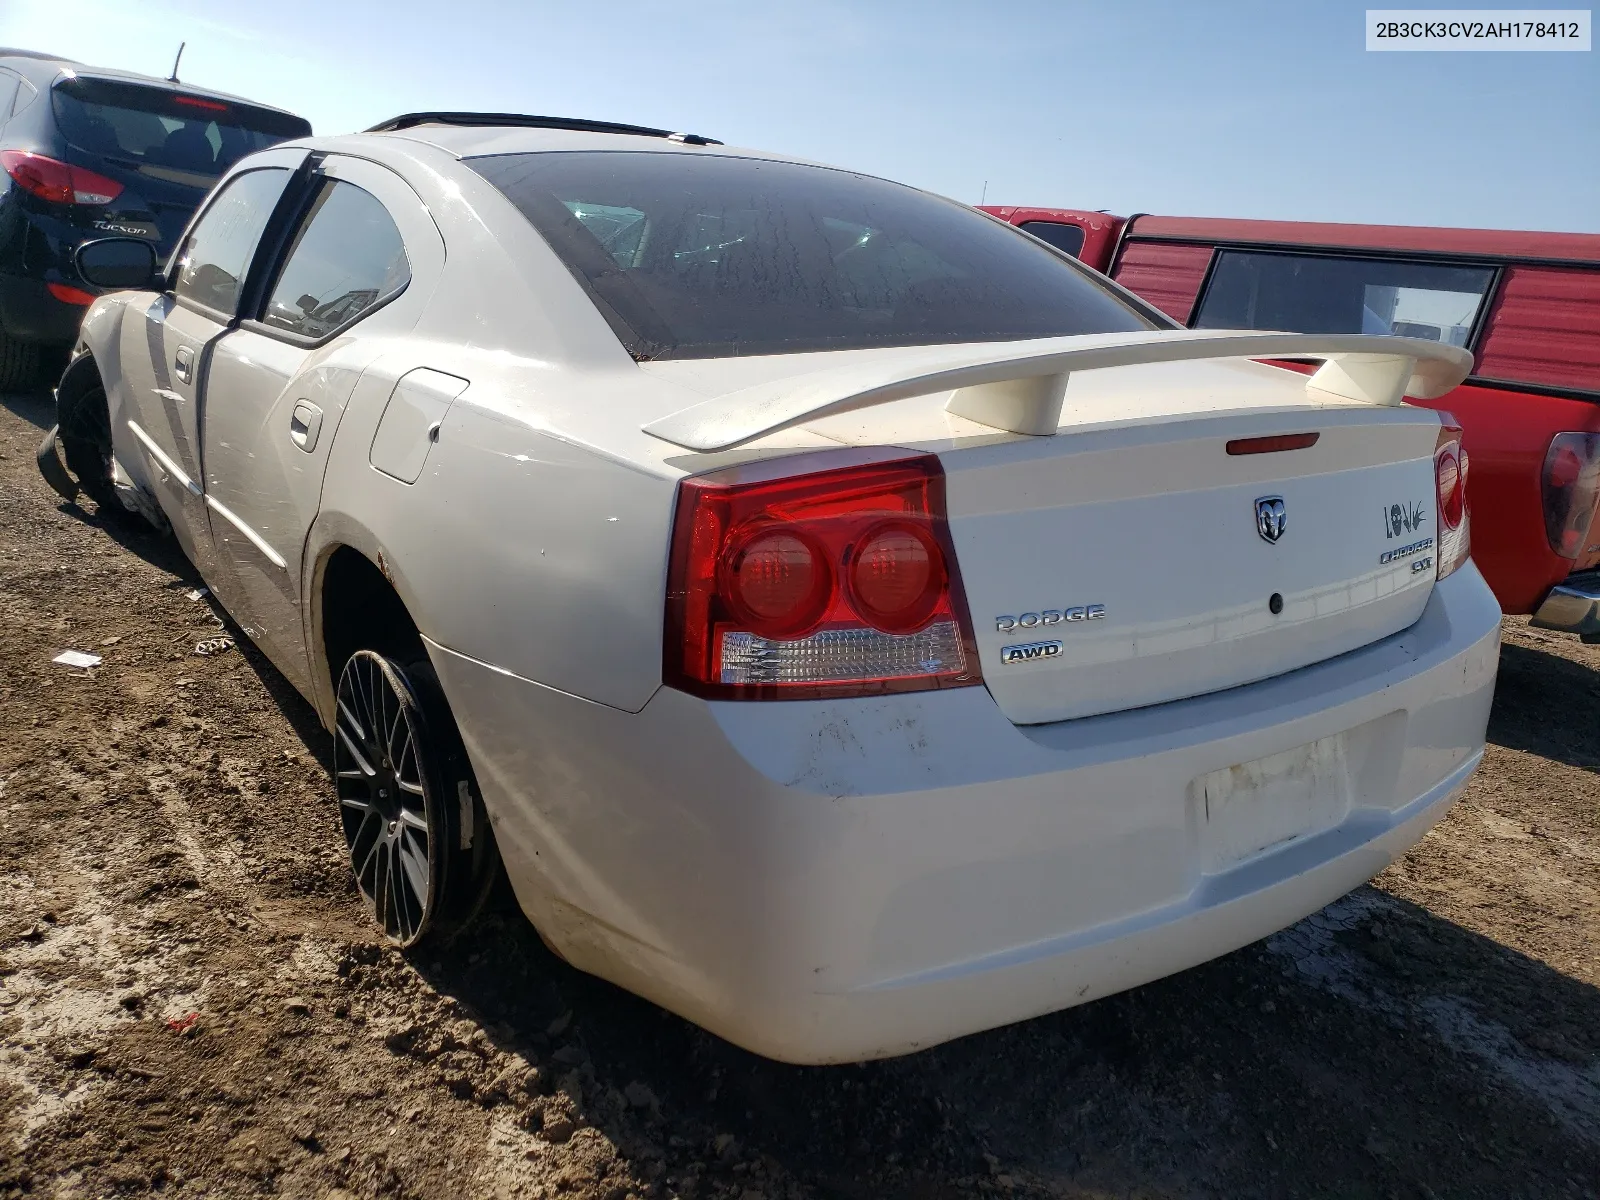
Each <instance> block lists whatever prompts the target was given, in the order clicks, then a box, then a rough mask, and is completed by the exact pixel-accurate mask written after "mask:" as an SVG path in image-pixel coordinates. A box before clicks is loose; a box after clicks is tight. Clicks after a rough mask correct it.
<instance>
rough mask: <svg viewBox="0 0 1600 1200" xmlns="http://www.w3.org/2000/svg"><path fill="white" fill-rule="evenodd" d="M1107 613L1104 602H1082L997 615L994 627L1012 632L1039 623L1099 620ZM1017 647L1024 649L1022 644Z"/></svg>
mask: <svg viewBox="0 0 1600 1200" xmlns="http://www.w3.org/2000/svg"><path fill="white" fill-rule="evenodd" d="M1105 615H1106V606H1105V605H1104V604H1080V605H1078V606H1076V607H1074V608H1047V609H1045V610H1044V611H1043V612H1036V613H1031V612H1030V613H1023V614H1022V615H1021V616H1020V617H996V618H995V619H994V627H995V628H996V629H998V630H999V631H1000V632H1001V633H1011V632H1012V631H1013V630H1017V629H1032V628H1034V627H1035V626H1037V625H1059V624H1061V622H1063V621H1098V620H1100V618H1101V617H1103V616H1105ZM1016 648H1017V649H1019V650H1020V649H1022V647H1020V646H1018V647H1016ZM1006 661H1008V662H1009V661H1010V660H1009V659H1007V660H1006Z"/></svg>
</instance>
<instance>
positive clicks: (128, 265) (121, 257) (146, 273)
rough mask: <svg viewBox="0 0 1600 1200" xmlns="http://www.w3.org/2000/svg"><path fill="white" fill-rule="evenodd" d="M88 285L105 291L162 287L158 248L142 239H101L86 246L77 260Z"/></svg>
mask: <svg viewBox="0 0 1600 1200" xmlns="http://www.w3.org/2000/svg"><path fill="white" fill-rule="evenodd" d="M73 258H74V261H75V262H76V263H77V265H78V274H79V276H80V277H82V279H83V281H84V282H85V283H92V284H93V285H94V286H95V287H102V288H112V289H118V288H151V287H160V286H161V283H162V279H161V275H160V263H159V262H158V260H157V259H156V248H155V247H154V246H152V245H151V244H150V243H149V242H146V241H144V240H142V239H140V238H128V237H116V238H101V239H99V240H98V241H93V242H85V243H84V244H83V245H81V246H79V247H78V252H77V254H75V255H74V256H73Z"/></svg>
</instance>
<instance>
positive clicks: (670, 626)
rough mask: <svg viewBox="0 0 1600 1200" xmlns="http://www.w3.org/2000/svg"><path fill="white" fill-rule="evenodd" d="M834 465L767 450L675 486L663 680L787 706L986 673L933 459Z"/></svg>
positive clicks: (974, 679) (960, 681) (971, 680)
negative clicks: (767, 456)
mask: <svg viewBox="0 0 1600 1200" xmlns="http://www.w3.org/2000/svg"><path fill="white" fill-rule="evenodd" d="M852 457H856V458H857V459H858V460H859V456H858V455H853V456H852ZM830 460H831V461H832V462H835V463H837V461H838V456H837V455H829V456H819V457H811V456H807V457H804V458H790V459H785V460H767V461H766V462H761V463H752V464H747V465H746V466H743V467H736V468H732V469H731V470H727V471H721V472H716V473H713V474H710V475H699V476H694V477H692V478H689V479H685V480H683V481H682V482H681V483H679V485H678V511H677V517H676V520H675V521H674V526H673V534H672V557H671V563H670V566H669V568H668V577H667V612H666V645H665V655H664V662H663V668H664V673H665V678H666V682H667V683H668V684H670V685H671V686H673V687H677V688H681V689H682V690H684V691H688V692H693V693H695V694H696V695H700V696H708V697H716V698H722V699H747V700H787V699H802V698H812V697H818V696H860V695H872V694H877V693H881V692H907V691H922V690H925V689H929V688H942V687H964V686H966V685H969V684H975V683H981V682H982V677H981V675H980V673H979V670H978V658H977V652H976V649H975V643H974V640H973V637H972V629H971V623H970V622H969V621H968V620H967V617H966V613H965V608H964V604H963V602H962V600H961V585H960V580H959V576H958V575H957V572H956V561H955V554H954V552H953V550H952V548H951V545H950V536H949V529H948V527H947V525H946V523H945V508H944V471H943V469H942V468H941V467H940V465H939V460H938V459H937V458H935V457H934V456H932V455H917V456H914V457H909V458H895V459H892V460H889V461H875V462H861V461H856V462H854V463H852V464H851V465H848V466H832V467H829V466H827V465H826V464H827V463H828V462H829V461H830ZM807 467H810V468H811V469H809V470H807V469H806V468H807ZM797 471H801V472H803V473H796V472H797Z"/></svg>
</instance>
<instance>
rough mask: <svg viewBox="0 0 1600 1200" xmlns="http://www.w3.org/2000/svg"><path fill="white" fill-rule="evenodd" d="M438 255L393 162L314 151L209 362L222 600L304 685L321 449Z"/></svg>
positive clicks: (212, 501)
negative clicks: (268, 253)
mask: <svg viewBox="0 0 1600 1200" xmlns="http://www.w3.org/2000/svg"><path fill="white" fill-rule="evenodd" d="M443 265H444V242H443V239H442V238H441V237H440V235H439V231H438V229H437V227H436V226H435V225H434V223H433V220H432V218H431V217H430V216H429V215H428V213H427V210H426V209H425V208H424V206H423V204H422V201H421V200H420V199H419V198H418V197H417V195H416V193H415V192H413V191H412V190H411V188H410V187H409V186H408V185H407V184H406V183H405V182H404V181H403V180H402V179H401V178H400V177H399V176H398V175H395V174H394V173H393V172H391V171H389V170H388V169H386V168H384V167H380V166H378V165H376V164H374V163H371V162H366V161H362V160H357V159H350V158H342V157H329V158H326V159H324V160H323V161H322V162H321V163H320V164H319V165H318V166H317V167H316V169H315V170H314V172H313V173H312V174H311V176H310V179H309V183H308V186H307V189H306V193H305V196H304V198H303V199H302V201H301V203H300V206H299V208H298V209H297V210H296V212H295V215H294V217H293V219H292V222H291V223H289V224H287V225H286V226H285V234H284V236H283V238H282V241H281V246H280V249H279V250H278V251H277V252H276V254H275V255H274V259H273V261H272V263H271V265H270V267H269V268H268V270H267V271H266V272H264V274H263V277H262V283H261V286H260V287H259V288H257V289H255V291H254V292H253V296H252V299H250V300H249V301H247V304H248V305H249V308H248V310H247V312H246V315H245V317H244V319H243V320H241V322H240V324H239V327H238V328H236V329H234V330H232V331H231V332H228V333H227V334H226V336H224V337H222V338H221V339H220V340H219V341H218V342H217V344H216V346H215V349H214V351H213V352H212V354H211V356H210V360H209V362H208V364H207V371H206V379H205V390H204V394H203V396H202V399H201V407H202V418H203V425H204V432H203V435H202V436H203V449H204V462H205V492H206V502H207V505H208V507H209V508H210V510H211V530H212V542H213V550H214V553H215V554H216V557H217V560H218V564H219V571H220V573H221V574H222V575H224V576H226V578H227V580H228V584H227V586H228V588H229V593H230V594H229V596H228V597H227V599H228V607H229V610H230V611H231V612H233V614H234V615H235V617H236V618H237V619H238V620H239V621H240V623H241V624H242V625H243V626H244V627H245V630H246V632H247V633H249V635H250V637H251V638H252V639H253V640H254V641H255V642H256V643H257V644H258V645H260V646H261V648H262V649H263V650H264V651H265V652H266V653H267V655H268V657H270V658H271V659H272V660H273V662H274V663H275V664H276V665H277V667H278V668H279V670H281V671H282V672H283V673H284V674H285V676H287V677H288V678H289V680H290V681H291V682H292V683H294V684H295V685H296V686H297V687H300V688H301V689H302V690H303V691H304V690H308V688H309V680H310V660H309V657H308V655H307V653H306V643H305V622H304V605H303V599H304V588H305V586H306V581H305V578H304V576H305V574H306V572H305V571H304V570H303V566H304V563H303V554H304V548H305V544H306V538H307V534H308V533H309V531H310V528H311V523H312V521H313V520H314V519H315V517H316V515H317V510H318V507H319V504H320V500H321V494H322V478H323V472H324V470H325V468H326V466H327V461H328V451H329V448H330V447H331V446H332V444H333V440H334V434H335V432H336V431H337V428H338V425H339V420H340V418H341V417H342V415H343V413H344V407H345V404H346V401H347V400H348V399H349V396H350V393H351V392H352V391H353V390H354V388H355V384H356V381H357V380H358V379H359V378H360V376H361V373H362V371H363V370H365V368H366V367H367V365H368V364H369V363H370V362H371V361H372V360H373V359H374V358H376V357H377V355H378V354H379V353H380V352H381V349H382V348H383V347H384V346H385V345H392V343H391V342H390V341H389V340H388V339H390V338H392V337H394V336H396V335H400V334H404V333H407V332H409V331H410V330H411V329H412V328H413V327H414V326H415V324H416V321H417V318H418V316H419V315H420V314H421V311H422V307H423V305H424V303H425V301H426V298H427V294H428V292H429V291H430V290H431V288H432V284H433V282H434V281H435V280H436V279H437V277H438V274H439V272H440V271H441V270H442V269H443Z"/></svg>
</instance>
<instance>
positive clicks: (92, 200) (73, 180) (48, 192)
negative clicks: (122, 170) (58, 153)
mask: <svg viewBox="0 0 1600 1200" xmlns="http://www.w3.org/2000/svg"><path fill="white" fill-rule="evenodd" d="M0 167H4V168H5V172H6V174H7V175H9V176H11V178H12V179H13V180H14V181H15V182H16V185H17V186H18V187H19V188H21V189H22V190H23V191H25V192H29V193H31V194H32V195H35V196H37V197H39V199H41V200H49V201H51V202H53V203H55V204H110V203H111V202H112V201H113V200H115V199H116V198H117V197H118V196H120V195H121V194H122V185H121V184H120V183H118V182H117V181H116V180H115V179H107V178H106V177H105V176H104V175H96V174H95V173H94V172H93V171H85V170H84V169H83V168H82V167H75V166H73V165H72V164H71V163H64V162H58V161H57V160H56V159H53V158H46V157H45V156H44V155H42V154H34V153H32V152H31V151H28V150H0Z"/></svg>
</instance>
